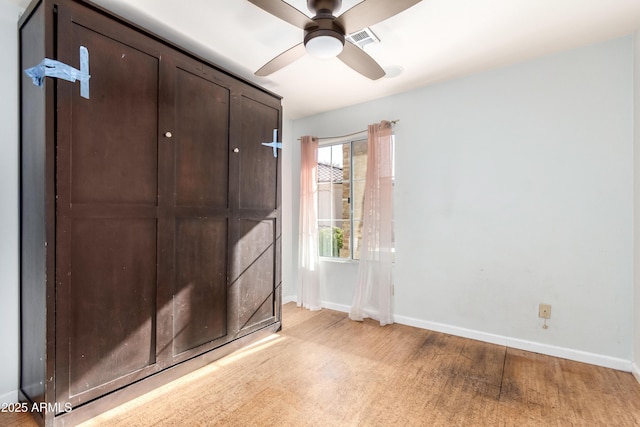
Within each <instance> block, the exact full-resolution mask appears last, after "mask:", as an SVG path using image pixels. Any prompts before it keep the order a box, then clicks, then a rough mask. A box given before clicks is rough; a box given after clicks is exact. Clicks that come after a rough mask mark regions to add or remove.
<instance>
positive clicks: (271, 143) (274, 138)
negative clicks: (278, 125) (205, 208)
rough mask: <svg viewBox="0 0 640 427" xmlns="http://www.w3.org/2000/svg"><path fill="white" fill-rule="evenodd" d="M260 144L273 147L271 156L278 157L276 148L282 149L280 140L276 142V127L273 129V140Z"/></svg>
mask: <svg viewBox="0 0 640 427" xmlns="http://www.w3.org/2000/svg"><path fill="white" fill-rule="evenodd" d="M262 145H266V146H267V147H273V157H278V148H279V149H281V150H282V142H278V129H274V130H273V141H271V142H263V143H262Z"/></svg>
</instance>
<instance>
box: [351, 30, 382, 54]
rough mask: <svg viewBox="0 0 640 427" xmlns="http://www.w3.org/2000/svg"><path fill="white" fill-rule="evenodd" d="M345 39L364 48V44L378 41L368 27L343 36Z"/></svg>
mask: <svg viewBox="0 0 640 427" xmlns="http://www.w3.org/2000/svg"><path fill="white" fill-rule="evenodd" d="M345 39H346V40H347V41H350V42H351V43H353V44H355V45H356V46H358V47H359V48H360V49H364V48H365V46H368V45H370V44H373V43H380V39H379V38H378V37H376V35H375V34H373V31H371V29H370V28H364V29H362V30H360V31H356V32H355V33H351V34H349V35H347V36H346V37H345Z"/></svg>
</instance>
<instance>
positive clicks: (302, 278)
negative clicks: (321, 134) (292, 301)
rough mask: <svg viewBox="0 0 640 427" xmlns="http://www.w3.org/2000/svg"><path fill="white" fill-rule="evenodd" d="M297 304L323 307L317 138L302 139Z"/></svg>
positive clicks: (312, 308) (310, 307) (306, 306)
mask: <svg viewBox="0 0 640 427" xmlns="http://www.w3.org/2000/svg"><path fill="white" fill-rule="evenodd" d="M300 151H301V156H300V157H301V158H300V235H299V236H300V237H299V239H300V245H299V246H300V249H299V251H298V256H299V260H298V262H299V275H298V292H297V293H298V306H302V307H304V308H308V309H310V310H320V308H321V307H320V276H319V272H318V264H319V255H318V221H317V216H318V139H317V138H315V137H312V136H303V137H302V138H301V148H300Z"/></svg>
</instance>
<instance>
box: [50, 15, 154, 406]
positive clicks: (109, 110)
mask: <svg viewBox="0 0 640 427" xmlns="http://www.w3.org/2000/svg"><path fill="white" fill-rule="evenodd" d="M57 37H58V38H57V41H58V46H59V47H58V59H59V60H60V61H62V62H64V63H67V64H70V65H73V66H76V67H77V65H78V64H79V47H80V46H85V47H86V48H87V49H88V51H89V62H90V74H91V79H90V84H89V86H90V94H89V99H85V98H82V97H80V93H79V88H78V84H77V83H75V84H73V83H71V82H67V81H64V80H55V82H56V86H57V100H58V106H57V108H58V110H57V118H58V126H57V129H56V130H57V135H56V136H57V146H56V149H57V151H56V155H57V171H56V172H57V176H56V178H57V180H56V186H57V196H58V198H57V202H56V215H57V221H56V250H57V256H56V275H57V280H56V293H55V298H56V305H55V308H56V314H55V316H56V317H55V328H56V343H55V354H56V357H55V358H56V362H55V363H56V384H55V395H56V401H57V402H60V403H66V402H69V403H71V404H73V406H74V407H76V406H78V405H81V404H83V403H85V402H87V401H89V400H91V399H94V398H97V397H100V396H102V395H105V394H108V393H110V392H111V391H114V390H116V389H118V388H120V387H122V386H124V385H126V384H129V383H131V382H133V381H136V380H137V379H140V378H142V377H144V376H147V375H149V374H150V373H152V372H155V371H157V370H158V367H157V363H156V341H157V335H156V332H157V331H156V328H157V320H156V319H157V311H158V305H157V303H158V300H157V281H158V273H157V271H158V270H157V266H158V253H159V249H158V237H157V235H158V209H157V200H158V196H157V194H158V184H157V183H158V166H157V165H158V99H159V95H158V94H159V89H158V67H159V64H160V59H159V58H160V54H159V52H158V51H157V50H154V49H155V48H156V47H157V46H158V45H157V44H154V43H150V42H149V41H148V39H147V38H145V37H143V36H142V35H140V34H139V33H137V32H135V31H134V30H132V29H130V28H127V27H126V26H124V25H120V24H118V23H115V22H113V21H111V20H109V19H107V18H105V17H104V16H101V15H100V14H99V13H97V12H95V11H92V10H90V9H87V8H84V7H81V5H79V4H77V3H66V2H65V3H64V4H63V5H60V7H59V9H58V36H57Z"/></svg>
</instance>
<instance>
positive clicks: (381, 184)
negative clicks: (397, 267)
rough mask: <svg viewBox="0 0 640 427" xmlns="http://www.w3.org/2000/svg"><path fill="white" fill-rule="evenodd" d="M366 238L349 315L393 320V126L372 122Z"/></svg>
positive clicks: (365, 223) (364, 229) (366, 189)
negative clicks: (373, 123)
mask: <svg viewBox="0 0 640 427" xmlns="http://www.w3.org/2000/svg"><path fill="white" fill-rule="evenodd" d="M367 151H368V153H367V175H366V182H365V190H364V193H365V194H364V210H363V219H362V221H363V223H362V241H361V246H360V263H359V266H358V278H357V281H356V292H355V296H354V298H353V304H352V305H351V312H350V313H349V318H351V319H352V320H362V319H364V318H365V317H370V318H373V319H376V320H378V321H379V322H380V324H381V325H387V324H390V323H393V314H392V293H393V279H392V274H391V269H392V262H393V254H392V248H393V246H392V244H393V243H392V242H393V240H392V239H393V228H392V227H393V129H392V124H391V123H390V122H386V121H383V122H381V123H380V124H375V125H369V129H368V145H367Z"/></svg>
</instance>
